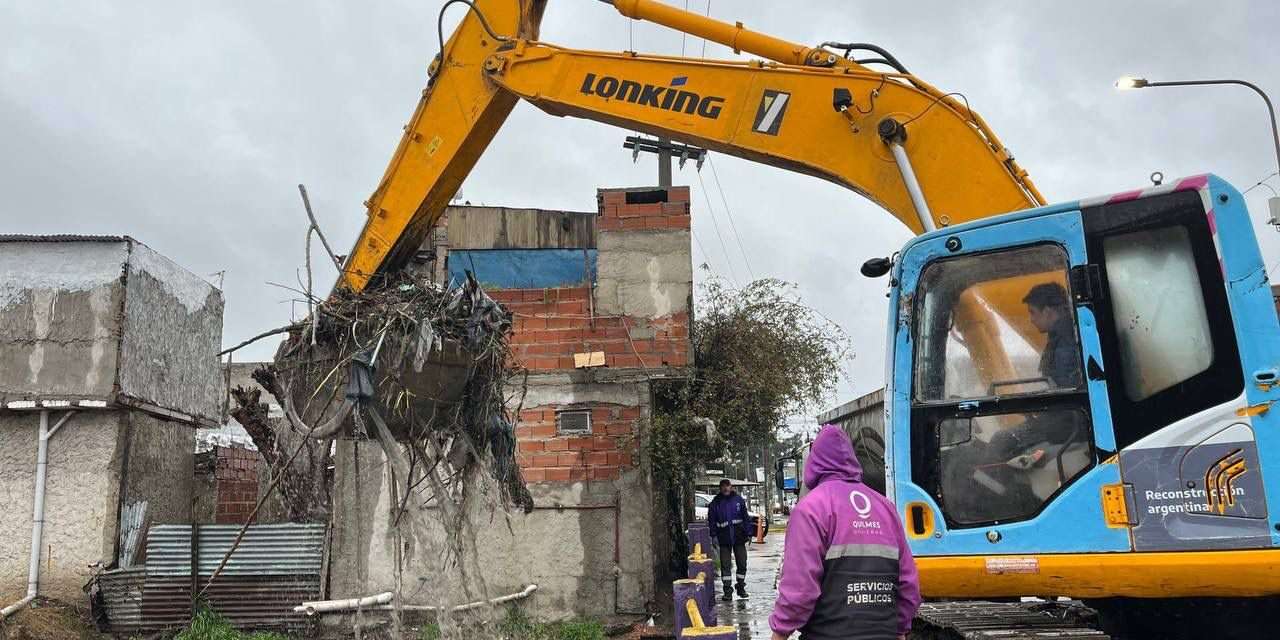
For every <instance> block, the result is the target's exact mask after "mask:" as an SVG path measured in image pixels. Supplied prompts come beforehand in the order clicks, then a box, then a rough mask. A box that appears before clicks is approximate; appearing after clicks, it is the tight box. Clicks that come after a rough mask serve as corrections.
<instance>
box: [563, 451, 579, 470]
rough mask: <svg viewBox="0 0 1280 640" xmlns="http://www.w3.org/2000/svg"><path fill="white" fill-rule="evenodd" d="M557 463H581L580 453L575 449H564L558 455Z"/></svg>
mask: <svg viewBox="0 0 1280 640" xmlns="http://www.w3.org/2000/svg"><path fill="white" fill-rule="evenodd" d="M557 457H558V458H559V461H558V464H559V465H560V466H562V467H572V466H575V465H580V464H582V454H581V453H578V452H577V451H564V452H561V453H560V454H559V455H558V456H557Z"/></svg>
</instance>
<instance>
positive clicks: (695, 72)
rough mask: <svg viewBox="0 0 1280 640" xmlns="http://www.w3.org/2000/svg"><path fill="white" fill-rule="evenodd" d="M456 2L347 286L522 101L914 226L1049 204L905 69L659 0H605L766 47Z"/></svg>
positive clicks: (391, 250) (386, 255) (382, 263)
mask: <svg viewBox="0 0 1280 640" xmlns="http://www.w3.org/2000/svg"><path fill="white" fill-rule="evenodd" d="M453 3H460V4H466V5H467V6H468V9H469V10H468V14H467V16H466V18H465V19H464V20H463V21H462V23H461V25H460V26H459V27H458V29H457V30H456V31H455V32H454V34H453V36H452V37H451V38H450V39H449V41H448V43H447V44H446V45H445V46H444V49H443V52H442V55H441V57H440V58H438V59H437V60H436V61H435V62H434V63H433V64H432V69H431V72H430V75H431V80H430V82H429V84H428V86H427V89H426V90H425V91H424V92H423V96H422V99H421V101H420V102H419V105H418V108H417V110H416V111H415V113H414V116H413V119H412V120H411V121H410V123H409V124H408V125H407V126H406V130H405V135H404V138H403V139H402V140H401V143H400V146H399V147H398V148H397V150H396V154H395V156H394V157H393V159H392V162H391V165H390V166H389V167H388V169H387V172H386V174H385V176H384V177H383V180H382V182H381V183H380V184H379V186H378V189H377V191H375V193H374V194H373V196H372V197H371V198H370V199H369V201H368V202H367V203H366V204H367V206H368V209H369V212H368V213H369V218H368V221H367V222H366V225H365V228H364V230H363V232H362V233H361V236H360V239H359V240H358V241H357V243H356V245H355V247H354V249H353V250H352V252H351V256H350V258H349V259H348V261H347V263H346V268H345V274H344V275H345V283H346V285H347V286H349V287H351V288H353V289H356V290H359V289H361V288H363V287H364V286H366V284H367V283H368V282H369V279H370V278H371V277H372V276H374V275H375V274H377V273H379V272H382V271H387V270H392V269H394V268H397V267H398V266H400V265H402V264H403V263H404V262H405V261H406V260H407V259H408V258H409V257H411V256H412V255H413V254H414V253H415V252H416V251H417V249H418V247H419V245H420V244H421V241H422V239H423V238H424V237H425V235H426V232H427V230H428V229H430V228H431V226H432V225H434V224H435V222H436V221H437V220H438V219H439V217H440V215H441V213H442V212H443V211H444V209H445V207H446V206H447V204H448V201H449V199H450V198H451V197H452V196H453V194H454V193H456V191H457V189H458V187H459V186H460V185H461V184H462V180H463V179H464V178H465V177H466V175H467V173H468V172H469V171H470V169H471V167H472V166H474V164H475V162H476V160H477V159H478V158H479V156H480V154H481V153H482V152H483V151H484V148H485V147H486V146H487V145H488V143H489V142H490V141H491V140H492V138H493V136H494V134H495V133H496V132H497V130H498V128H499V127H500V126H501V124H502V122H503V121H504V120H505V119H506V117H507V115H508V114H509V113H510V111H511V109H512V108H513V107H514V105H515V102H516V101H517V100H518V99H524V100H526V101H528V102H530V103H531V104H533V105H534V106H536V107H538V108H540V109H542V110H543V111H546V112H547V113H550V114H552V115H558V116H574V117H581V118H587V119H590V120H596V121H600V122H606V123H609V124H613V125H617V126H619V127H622V128H625V129H628V130H635V131H643V132H646V133H649V134H652V135H657V136H662V137H666V138H671V139H674V140H678V141H681V142H685V143H689V144H695V145H699V146H702V147H706V148H708V149H711V150H714V151H719V152H722V153H726V154H730V155H735V156H738V157H742V158H747V159H750V160H755V161H757V162H762V163H765V164H768V165H771V166H777V167H781V168H785V169H789V170H792V171H797V172H800V173H805V174H809V175H813V176H817V177H820V178H823V179H826V180H829V181H832V182H835V183H837V184H840V185H843V186H845V187H847V188H849V189H851V190H853V191H855V192H857V193H859V194H861V195H863V196H865V197H867V198H868V199H870V200H872V201H873V202H876V203H877V204H879V205H880V206H882V207H883V208H884V209H886V210H887V211H888V212H889V213H890V214H892V215H893V216H894V217H896V218H898V219H899V220H901V221H902V222H903V223H904V224H906V225H907V226H908V227H910V228H911V229H912V230H914V231H916V232H921V231H923V230H927V229H930V228H934V227H935V226H937V225H946V224H955V223H960V222H965V221H969V220H974V219H977V218H982V217H986V216H990V215H995V214H999V213H1005V212H1008V211H1013V210H1018V209H1024V208H1028V207H1032V206H1037V205H1039V204H1043V202H1042V198H1041V197H1040V195H1039V193H1038V192H1037V191H1036V189H1035V187H1034V185H1033V184H1032V183H1031V181H1030V180H1029V179H1028V178H1027V176H1026V172H1025V171H1023V170H1021V169H1020V168H1019V167H1018V166H1017V165H1016V164H1015V163H1014V162H1013V160H1012V158H1011V157H1010V156H1009V155H1008V152H1007V151H1006V150H1005V149H1004V147H1003V146H1002V145H1001V144H1000V143H999V140H998V139H997V138H996V137H995V135H994V134H993V133H992V132H991V131H990V130H989V129H988V128H987V126H986V124H985V123H984V122H983V121H982V120H981V118H979V117H978V116H977V115H976V114H975V113H973V112H972V111H970V110H969V109H968V107H967V106H965V105H964V104H963V103H961V102H959V101H957V100H955V98H954V97H953V96H951V95H948V94H944V93H942V92H940V91H938V90H937V89H935V88H933V87H931V86H929V85H927V84H925V83H924V82H922V81H920V80H919V79H917V78H915V77H914V76H912V75H910V74H907V73H904V72H902V71H897V70H895V72H893V73H882V72H879V71H876V70H872V69H870V68H868V67H866V66H863V65H861V64H858V63H857V62H854V61H852V60H849V59H847V58H845V57H844V56H839V55H836V54H835V53H833V52H831V51H829V50H827V49H825V48H810V47H804V46H802V45H797V44H793V43H789V42H786V41H784V40H779V39H777V38H773V37H771V36H767V35H764V34H759V33H755V32H751V31H748V30H746V29H745V28H743V27H742V25H741V24H737V25H730V24H728V23H724V22H719V21H716V20H712V19H709V18H706V17H703V16H700V15H697V14H692V13H689V12H685V11H681V10H679V9H676V8H674V7H671V6H668V5H664V4H662V3H659V2H654V1H653V0H613V2H610V3H609V4H612V5H614V6H615V8H617V9H618V11H619V12H621V13H622V14H623V15H626V16H628V17H632V18H636V19H646V20H652V21H654V22H657V23H660V24H665V25H667V26H671V27H673V28H676V29H679V30H682V31H684V32H686V33H690V34H692V35H695V36H699V37H705V38H708V39H710V40H713V41H716V42H720V43H722V44H725V45H726V46H730V47H732V48H733V49H734V50H735V51H746V52H748V53H753V54H756V55H761V56H765V57H766V58H768V59H767V60H760V61H751V62H721V61H710V60H704V59H690V58H677V57H667V56H653V55H639V54H636V53H634V52H623V53H608V52H594V51H579V50H573V49H566V48H563V47H558V46H555V45H552V44H547V43H543V42H539V41H537V39H536V38H537V31H538V21H539V19H540V17H541V14H542V9H543V7H544V4H545V0H476V1H475V2H474V3H470V2H464V1H463V0H453V2H451V3H447V4H446V8H448V6H449V5H450V4H453ZM895 64H896V61H895ZM899 66H900V65H899ZM895 146H896V147H897V149H896V150H895V148H894V147H895ZM895 151H896V152H897V153H896V154H895ZM908 158H909V160H908ZM904 168H907V171H905V172H904V171H903V169H904ZM912 181H915V182H916V183H918V185H919V189H917V190H916V191H915V193H912V190H911V189H910V187H909V186H908V185H911V183H912ZM921 198H923V199H921Z"/></svg>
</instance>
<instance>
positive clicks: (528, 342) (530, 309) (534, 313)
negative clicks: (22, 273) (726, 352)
mask: <svg viewBox="0 0 1280 640" xmlns="http://www.w3.org/2000/svg"><path fill="white" fill-rule="evenodd" d="M488 293H489V295H490V296H492V297H493V298H494V299H495V300H497V301H498V302H501V303H502V304H503V306H505V307H506V308H507V309H508V310H510V311H511V312H512V313H514V314H515V326H514V330H515V332H514V334H513V335H512V337H511V345H512V352H513V353H514V355H515V357H516V360H517V362H519V364H520V365H521V366H524V367H526V368H528V369H530V370H533V371H551V370H556V369H573V368H574V362H573V355H574V354H575V353H589V352H592V351H603V352H604V354H605V365H606V366H609V367H615V368H625V367H632V368H634V367H644V368H647V369H655V368H659V367H664V366H669V367H683V366H686V365H688V364H689V314H688V313H684V312H681V313H677V314H672V315H670V316H666V317H663V318H657V319H647V318H628V317H620V316H593V315H592V314H591V306H592V305H591V300H590V295H591V292H590V289H588V288H587V287H573V288H565V289H503V290H496V291H489V292H488Z"/></svg>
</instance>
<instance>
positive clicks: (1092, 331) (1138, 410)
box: [886, 176, 1280, 597]
mask: <svg viewBox="0 0 1280 640" xmlns="http://www.w3.org/2000/svg"><path fill="white" fill-rule="evenodd" d="M893 273H894V281H893V282H894V283H895V284H894V288H893V292H892V295H891V299H892V301H893V303H892V305H891V323H890V326H891V327H892V334H891V345H890V362H891V363H892V367H891V368H892V375H891V378H890V381H889V383H890V385H891V386H890V388H889V389H887V392H886V398H887V399H888V403H889V407H888V410H889V415H890V419H889V425H890V427H891V429H890V437H889V442H888V443H887V445H888V446H887V449H888V452H889V458H890V460H891V470H890V476H891V478H892V481H891V482H890V491H891V492H892V494H893V495H892V497H893V499H894V501H895V502H896V503H897V504H898V505H899V508H900V509H902V512H903V516H904V517H903V521H904V523H905V526H906V528H907V532H908V534H909V536H910V537H911V538H912V547H913V551H914V552H915V554H916V556H917V557H918V558H920V560H921V563H922V574H923V575H925V576H926V582H927V584H926V585H925V590H926V593H928V594H929V595H932V596H966V597H973V596H991V597H994V596H1007V595H1008V594H1011V593H1022V594H1026V595H1031V594H1054V595H1065V596H1075V597H1105V596H1136V597H1157V596H1159V597H1170V596H1171V595H1178V594H1182V595H1188V596H1192V595H1200V596H1203V595H1243V594H1241V593H1240V592H1241V591H1242V590H1249V589H1253V590H1256V591H1257V592H1258V593H1275V592H1277V588H1278V587H1280V576H1277V575H1276V574H1275V573H1274V572H1271V574H1270V575H1269V576H1267V577H1262V576H1259V579H1260V580H1261V584H1259V583H1253V584H1251V585H1250V586H1249V587H1245V586H1244V583H1246V582H1248V581H1242V580H1240V579H1239V575H1234V576H1233V575H1231V574H1230V572H1231V571H1232V570H1234V569H1232V568H1233V567H1234V568H1243V567H1245V566H1247V565H1248V564H1249V563H1250V562H1255V561H1257V560H1258V558H1257V557H1253V556H1251V555H1250V553H1252V551H1250V550H1265V549H1271V548H1272V547H1274V546H1275V545H1277V544H1280V511H1278V509H1280V504H1276V503H1275V501H1276V500H1278V499H1280V431H1277V427H1280V424H1274V423H1276V422H1277V421H1280V416H1277V415H1275V414H1272V413H1271V412H1270V411H1268V409H1269V407H1270V405H1271V403H1272V402H1274V401H1275V399H1276V398H1277V395H1278V394H1280V388H1278V387H1277V386H1276V385H1277V382H1280V381H1277V379H1276V375H1277V374H1276V370H1275V367H1276V366H1277V363H1280V325H1278V324H1277V320H1276V311H1275V307H1274V304H1273V302H1272V298H1271V295H1270V289H1269V288H1268V287H1267V286H1266V273H1265V268H1264V266H1263V263H1262V259H1261V255H1260V253H1259V251H1258V248H1257V244H1256V241H1255V238H1254V235H1253V230H1252V226H1251V225H1250V222H1249V219H1248V215H1247V212H1246V210H1245V207H1244V204H1243V200H1242V198H1241V196H1240V194H1239V193H1238V192H1237V191H1236V190H1235V189H1233V188H1232V187H1231V186H1229V185H1228V184H1226V183H1225V182H1223V181H1221V180H1219V179H1218V178H1215V177H1212V176H1201V177H1195V178H1188V179H1185V180H1182V181H1180V182H1178V183H1176V184H1168V185H1163V186H1156V187H1154V188H1150V189H1146V190H1142V191H1135V192H1130V193H1125V194H1120V195H1116V196H1111V197H1107V198H1100V199H1093V200H1087V201H1081V202H1073V203H1068V204H1064V205H1056V206H1049V207H1041V208H1038V209H1032V210H1029V211H1025V212H1019V213H1013V214H1007V215H1004V216H999V217H994V218H989V219H985V220H981V221H977V222H973V223H969V224H965V225H960V226H956V227H950V228H943V229H939V230H937V231H934V232H931V233H928V234H925V235H922V236H919V237H918V238H916V239H915V240H913V241H912V242H910V243H909V244H908V245H907V246H906V248H904V249H903V250H902V252H901V254H900V257H899V259H898V260H897V262H896V264H895V265H894V272H893ZM1172 551H1178V552H1183V553H1179V554H1168V553H1163V552H1172ZM1239 552H1244V553H1239ZM1153 554H1154V555H1153ZM1273 555H1274V554H1270V553H1269V554H1268V555H1267V558H1268V562H1269V563H1271V564H1272V566H1274V562H1275V561H1274V559H1272V558H1273ZM1148 562H1158V563H1159V564H1158V568H1159V569H1160V571H1158V572H1152V571H1147V572H1146V575H1147V576H1149V577H1143V572H1142V567H1143V566H1148V567H1149V568H1150V567H1151V565H1144V563H1148ZM1205 562H1213V563H1215V564H1217V566H1220V567H1222V568H1223V569H1226V571H1223V572H1222V573H1221V574H1218V575H1220V577H1217V578H1215V577H1213V576H1205V575H1204V574H1203V573H1200V572H1197V571H1194V570H1193V569H1192V567H1195V566H1200V565H1201V563H1205ZM931 567H932V568H933V569H935V570H933V571H930V568H931ZM1099 567H1104V570H1101V571H1100V570H1099ZM1106 567H1110V568H1111V570H1106V569H1105V568H1106ZM948 569H950V570H948ZM984 578H985V579H984ZM1206 581H1208V582H1210V583H1213V582H1215V581H1216V582H1217V584H1214V585H1210V586H1208V587H1206V585H1205V582H1206Z"/></svg>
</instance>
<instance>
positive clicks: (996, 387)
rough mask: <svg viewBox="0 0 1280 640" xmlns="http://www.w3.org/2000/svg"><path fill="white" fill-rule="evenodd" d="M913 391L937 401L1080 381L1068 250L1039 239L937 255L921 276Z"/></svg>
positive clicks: (1043, 389) (1052, 387)
mask: <svg viewBox="0 0 1280 640" xmlns="http://www.w3.org/2000/svg"><path fill="white" fill-rule="evenodd" d="M920 282H921V284H920V289H919V293H920V294H921V295H922V298H921V301H920V312H919V313H918V314H917V320H916V338H917V344H918V345H919V348H920V349H922V352H921V353H920V355H919V357H918V358H917V361H916V376H915V380H916V388H915V396H916V399H917V400H918V401H922V402H936V401H952V400H958V399H971V398H986V397H995V396H1009V395H1019V394H1029V393H1043V392H1046V391H1053V390H1058V389H1075V388H1078V387H1079V386H1080V385H1081V383H1082V376H1081V373H1080V372H1081V367H1080V348H1079V341H1078V338H1077V336H1076V325H1075V313H1074V311H1073V309H1072V305H1071V301H1070V297H1069V296H1068V292H1067V255H1066V252H1065V251H1064V250H1063V249H1062V248H1061V247H1059V246H1057V245H1049V244H1045V245H1037V246H1031V247H1025V248H1020V249H1014V250H1010V251H1004V252H999V253H998V254H991V253H987V254H977V255H971V256H964V257H959V258H952V259H948V260H941V261H939V262H936V263H934V264H932V265H930V266H929V267H927V268H926V269H925V271H924V273H923V274H922V275H921V280H920Z"/></svg>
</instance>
